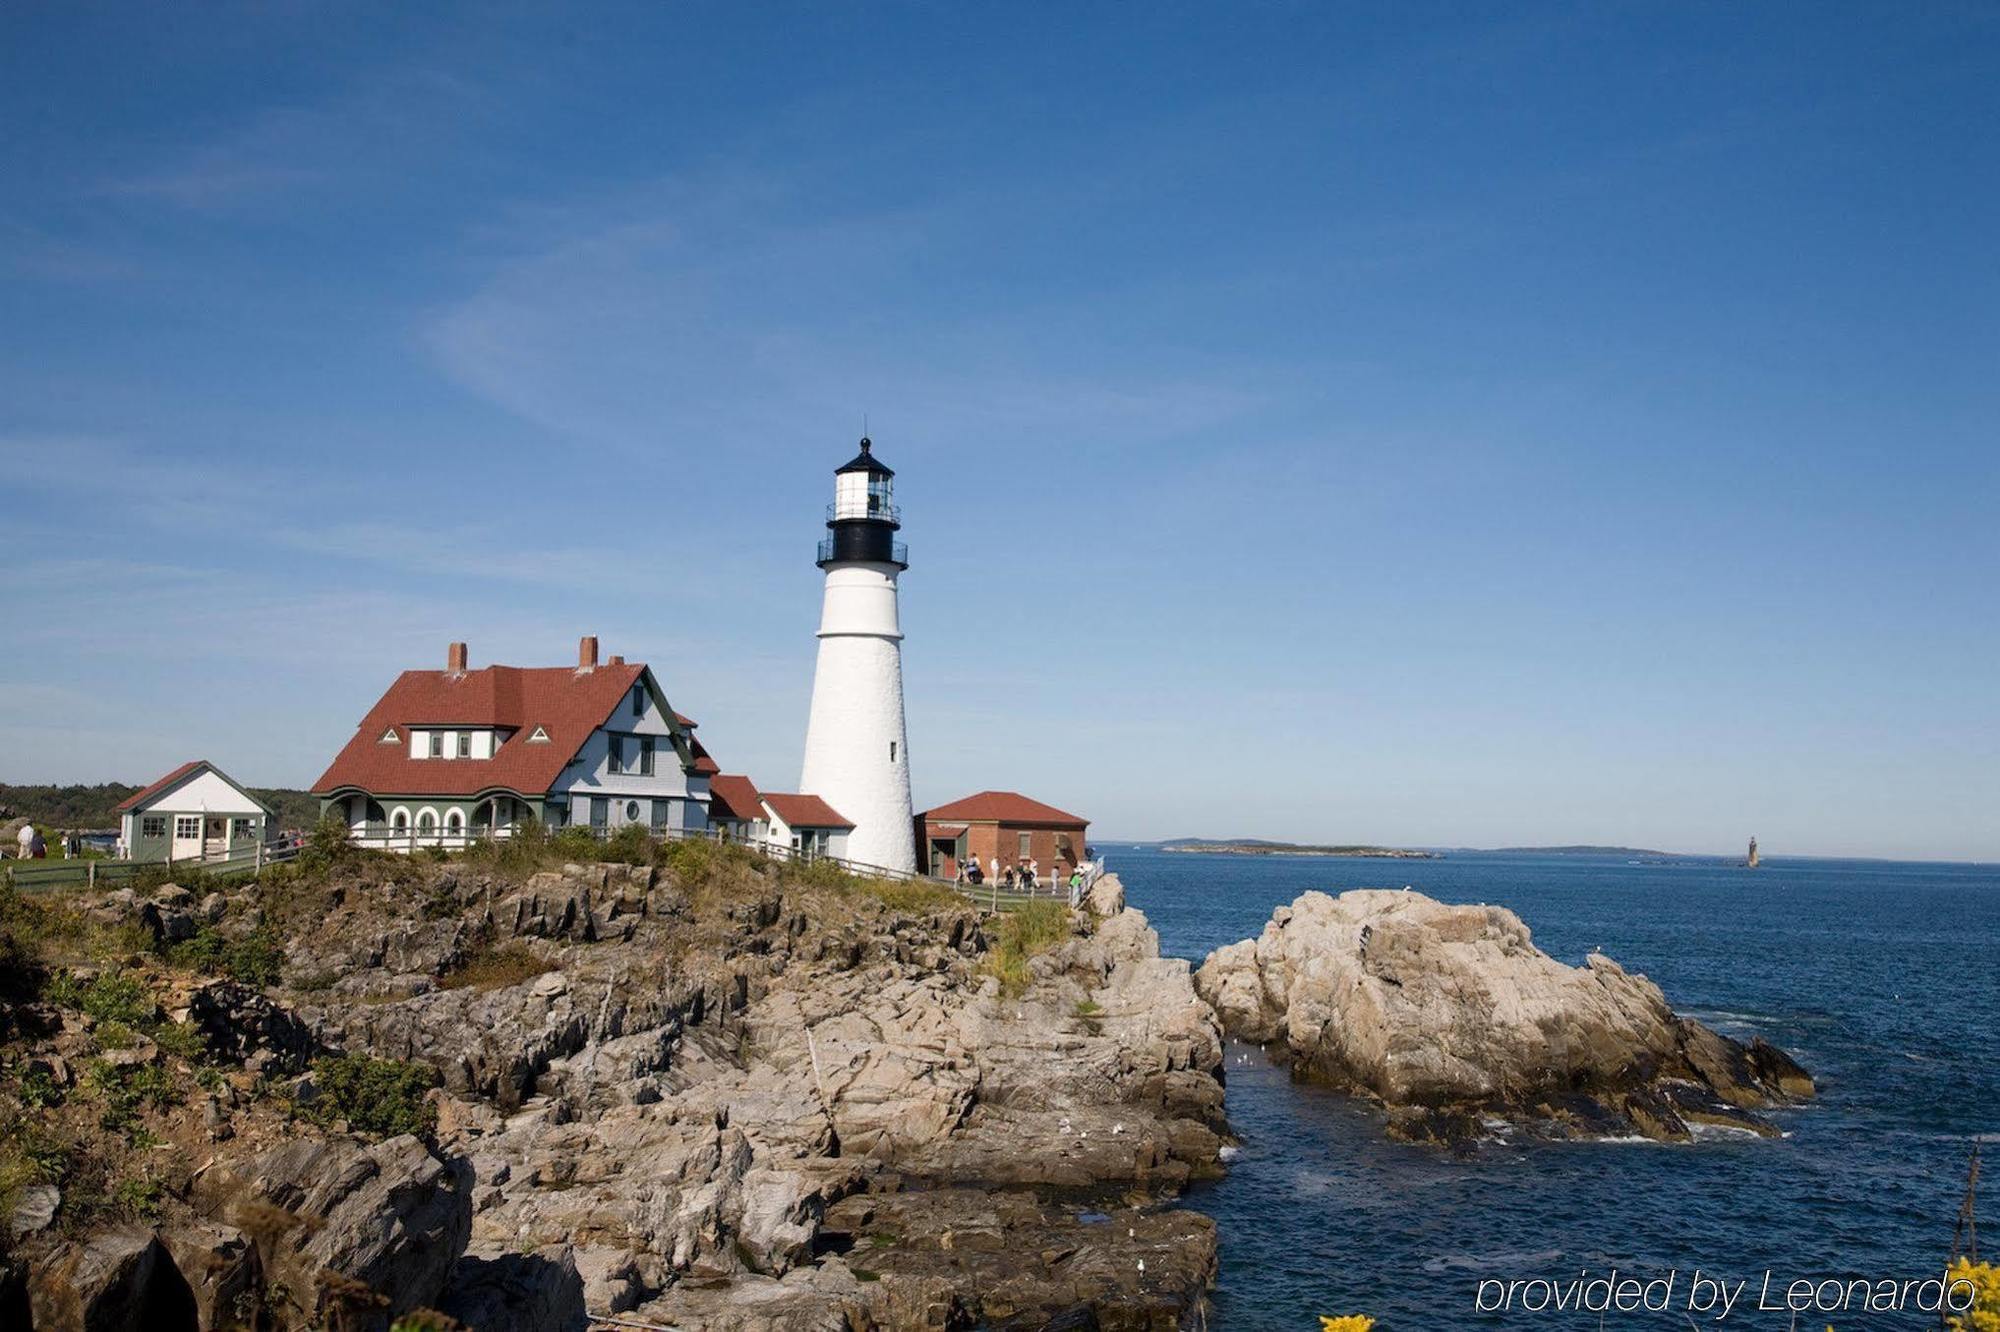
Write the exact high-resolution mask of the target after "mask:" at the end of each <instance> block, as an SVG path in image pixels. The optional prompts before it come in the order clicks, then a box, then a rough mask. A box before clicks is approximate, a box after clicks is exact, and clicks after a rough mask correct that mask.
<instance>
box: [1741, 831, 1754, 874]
mask: <svg viewBox="0 0 2000 1332" xmlns="http://www.w3.org/2000/svg"><path fill="white" fill-rule="evenodd" d="M1743 863H1744V864H1746V865H1748V866H1749V867H1750V868H1751V869H1756V868H1757V839H1756V838H1754V837H1753V838H1751V839H1750V857H1749V859H1748V860H1746V861H1744V862H1743Z"/></svg>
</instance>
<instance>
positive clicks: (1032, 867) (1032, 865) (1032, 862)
mask: <svg viewBox="0 0 2000 1332" xmlns="http://www.w3.org/2000/svg"><path fill="white" fill-rule="evenodd" d="M1041 886H1042V866H1041V862H1040V861H1038V860H1036V859H1035V858H1034V857H1033V856H1030V857H1028V891H1029V892H1031V893H1032V892H1034V891H1035V890H1036V889H1037V888H1039V887H1041Z"/></svg>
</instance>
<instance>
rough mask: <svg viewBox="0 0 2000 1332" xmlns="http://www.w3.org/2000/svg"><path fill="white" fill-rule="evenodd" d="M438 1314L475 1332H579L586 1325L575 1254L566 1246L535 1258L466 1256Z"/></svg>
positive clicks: (484, 1252)
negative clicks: (453, 1319) (475, 1330)
mask: <svg viewBox="0 0 2000 1332" xmlns="http://www.w3.org/2000/svg"><path fill="white" fill-rule="evenodd" d="M438 1311H439V1312H440V1313H443V1314H446V1315H448V1316H450V1317H452V1318H456V1319H458V1320H459V1321H460V1322H462V1323H464V1324H465V1325H466V1326H467V1327H471V1328H477V1329H478V1332H582V1329H584V1328H585V1327H586V1326H588V1324H589V1319H588V1317H587V1316H586V1314H585V1311H584V1304H583V1278H582V1277H581V1276H579V1275H578V1274H577V1270H576V1253H575V1251H574V1250H573V1249H571V1248H570V1247H569V1246H568V1245H566V1244H565V1245H562V1246H560V1247H557V1248H554V1249H550V1250H546V1251H542V1252H537V1253H513V1252H509V1251H508V1250H505V1249H500V1248H498V1247H495V1246H482V1247H480V1248H478V1249H476V1250H473V1251H469V1252H468V1253H466V1255H465V1256H464V1257H463V1258H460V1259H459V1260H458V1266H457V1267H456V1268H455V1269H454V1270H453V1271H452V1275H451V1284H450V1285H449V1286H448V1287H447V1288H446V1290H445V1294H444V1299H443V1302H442V1303H441V1304H440V1305H439V1306H438Z"/></svg>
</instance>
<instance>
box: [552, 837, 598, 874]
mask: <svg viewBox="0 0 2000 1332" xmlns="http://www.w3.org/2000/svg"><path fill="white" fill-rule="evenodd" d="M603 853H604V843H602V842H600V841H598V840H597V838H595V837H593V836H592V835H591V832H590V829H588V828H564V829H563V830H562V831H561V832H559V833H557V834H556V835H555V836H554V837H551V838H549V854H550V855H551V856H552V857H553V858H554V859H556V860H575V861H579V862H581V863H583V864H586V865H587V864H589V863H590V862H591V861H593V860H601V859H602V858H603Z"/></svg>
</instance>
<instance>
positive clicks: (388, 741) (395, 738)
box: [375, 726, 403, 745]
mask: <svg viewBox="0 0 2000 1332" xmlns="http://www.w3.org/2000/svg"><path fill="white" fill-rule="evenodd" d="M375 743H376V744H378V745H400V744H402V743H403V737H402V736H400V735H397V734H396V728H395V727H393V726H391V727H390V728H389V729H388V730H386V731H384V732H382V738H381V739H380V740H377V741H376V742H375Z"/></svg>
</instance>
